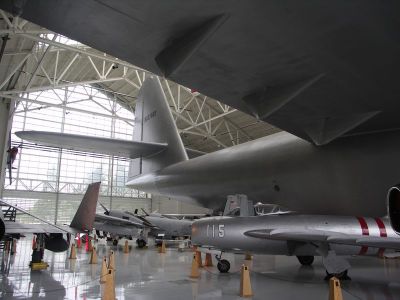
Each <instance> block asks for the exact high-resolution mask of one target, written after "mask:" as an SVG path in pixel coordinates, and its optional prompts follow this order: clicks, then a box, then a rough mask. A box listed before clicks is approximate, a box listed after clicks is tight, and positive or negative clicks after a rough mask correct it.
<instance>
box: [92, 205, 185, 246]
mask: <svg viewBox="0 0 400 300" xmlns="http://www.w3.org/2000/svg"><path fill="white" fill-rule="evenodd" d="M102 207H103V208H104V210H105V212H104V214H96V218H95V222H94V228H95V229H96V230H101V231H103V232H108V233H110V234H111V236H112V238H113V242H114V244H117V243H118V238H121V237H123V236H125V237H129V238H131V237H132V236H136V237H137V240H136V243H137V244H138V246H139V247H140V248H142V247H144V246H146V244H147V236H148V235H150V236H152V237H154V238H155V239H156V242H157V241H159V240H162V239H175V238H178V237H186V238H187V237H190V234H191V229H192V221H188V220H180V219H177V218H175V217H169V216H166V215H163V214H159V213H147V212H146V211H145V210H143V212H144V213H145V214H144V215H139V214H138V213H137V211H136V212H135V213H131V212H128V211H122V210H108V209H107V208H105V207H104V206H103V205H102ZM139 230H140V232H139Z"/></svg>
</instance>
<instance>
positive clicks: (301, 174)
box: [127, 131, 400, 216]
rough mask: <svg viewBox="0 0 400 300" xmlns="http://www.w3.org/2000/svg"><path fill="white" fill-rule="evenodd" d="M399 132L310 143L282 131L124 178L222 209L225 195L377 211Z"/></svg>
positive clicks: (396, 174)
mask: <svg viewBox="0 0 400 300" xmlns="http://www.w3.org/2000/svg"><path fill="white" fill-rule="evenodd" d="M399 153H400V131H392V132H385V133H376V134H368V135H360V136H352V137H343V138H340V139H338V140H336V141H334V142H331V143H330V144H328V145H325V146H314V145H312V144H310V143H309V142H307V141H304V140H302V139H300V138H297V137H295V136H293V135H291V134H289V133H286V132H281V133H277V134H274V135H271V136H267V137H264V138H260V139H257V140H254V141H250V142H247V143H244V144H240V145H237V146H233V147H230V148H227V149H223V150H220V151H216V152H213V153H209V154H206V155H203V156H200V157H197V158H194V159H191V160H187V161H183V162H179V163H176V164H173V165H170V166H168V167H166V168H164V169H161V170H159V171H158V172H155V173H150V174H145V175H142V176H139V177H136V178H130V180H129V181H128V183H127V185H128V186H129V187H132V188H137V189H140V190H143V191H146V192H149V193H155V194H162V195H166V196H169V197H175V198H177V199H182V200H194V201H197V203H200V204H202V205H204V206H206V207H210V208H215V209H216V208H221V207H223V205H224V203H225V201H226V196H227V195H231V194H246V195H247V196H248V197H249V199H251V200H253V201H261V202H263V203H277V204H280V205H283V206H285V207H287V208H289V209H290V210H295V211H297V212H301V213H312V214H342V215H343V214H345V215H360V214H361V215H365V216H383V215H385V214H386V201H385V196H386V192H387V190H388V188H389V187H390V186H392V185H393V184H396V183H397V182H398V181H399V180H400V168H397V166H400V155H399Z"/></svg>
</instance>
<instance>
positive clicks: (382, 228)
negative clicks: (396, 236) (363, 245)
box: [375, 218, 387, 257]
mask: <svg viewBox="0 0 400 300" xmlns="http://www.w3.org/2000/svg"><path fill="white" fill-rule="evenodd" d="M375 222H376V224H377V225H378V227H379V235H380V236H381V237H387V232H386V227H385V223H383V222H382V220H381V219H379V218H375ZM384 252H385V248H379V250H378V257H383V253H384Z"/></svg>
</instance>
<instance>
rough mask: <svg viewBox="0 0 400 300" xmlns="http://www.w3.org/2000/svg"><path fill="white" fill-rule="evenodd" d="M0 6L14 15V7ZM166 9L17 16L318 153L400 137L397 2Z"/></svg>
mask: <svg viewBox="0 0 400 300" xmlns="http://www.w3.org/2000/svg"><path fill="white" fill-rule="evenodd" d="M0 7H1V8H2V9H5V10H7V11H9V12H14V11H15V9H16V8H15V7H16V4H15V1H12V0H4V1H1V3H0ZM172 7H173V9H171V3H169V2H168V1H166V2H165V3H163V2H160V1H155V0H150V1H149V2H146V4H143V3H142V4H140V3H137V2H135V1H133V2H132V1H107V4H104V3H103V1H86V2H84V3H82V2H80V1H72V2H71V1H68V0H60V1H51V0H43V1H24V2H23V4H19V6H18V11H20V12H21V15H20V17H21V18H24V19H27V20H30V21H32V22H34V23H37V24H39V25H41V26H43V27H45V28H48V29H50V30H54V31H56V32H57V33H60V34H62V35H65V36H67V37H69V38H72V39H74V40H76V41H80V42H82V43H84V44H85V45H89V46H91V47H93V48H94V49H97V50H99V51H101V52H104V53H108V54H110V55H113V56H115V57H118V58H120V59H121V60H124V61H127V62H129V63H131V64H133V65H135V66H138V67H141V68H143V69H145V70H148V71H150V72H153V73H156V74H158V75H162V76H164V77H166V78H168V79H171V80H173V81H174V82H177V83H180V84H183V85H184V86H187V87H190V88H191V89H195V90H197V91H199V92H201V93H203V94H204V95H207V96H209V97H213V98H214V99H218V100H219V101H221V102H223V103H225V104H227V105H230V106H232V107H234V108H236V109H238V110H240V111H243V112H246V113H248V114H251V115H253V116H255V117H257V118H259V119H260V120H263V121H267V122H269V123H271V124H273V125H275V126H277V127H279V128H281V129H283V130H286V131H288V132H290V133H292V134H295V135H297V136H299V137H302V138H303V139H306V140H309V141H311V142H313V143H315V144H319V145H322V144H326V143H329V142H330V141H333V140H334V139H336V138H338V137H340V136H343V135H349V134H361V133H368V132H377V131H382V130H390V129H392V130H393V129H396V128H400V118H398V113H397V110H398V109H397V108H398V101H397V99H398V98H399V95H400V85H399V84H398V82H397V81H398V80H397V78H398V76H397V74H398V70H399V69H400V59H399V55H398V49H399V47H400V39H399V38H398V27H399V18H398V14H397V12H398V11H399V9H400V2H398V1H367V2H366V1H329V2H328V3H326V2H324V1H323V2H318V1H316V2H312V3H310V2H308V1H295V0H288V1H285V2H284V3H281V2H280V1H236V2H234V3H232V1H219V2H218V4H217V5H216V4H215V3H214V2H208V1H203V2H201V3H199V1H195V0H187V1H184V4H182V3H179V9H175V6H174V5H172ZM66 11H67V12H69V13H68V18H65V12H66ZM88 15H90V16H91V18H87V16H88ZM189 15H190V16H191V17H190V18H188V17H187V16H189ZM110 24H111V25H112V26H110ZM238 29H240V30H238ZM93 32H96V33H97V34H93ZM138 41H139V42H138Z"/></svg>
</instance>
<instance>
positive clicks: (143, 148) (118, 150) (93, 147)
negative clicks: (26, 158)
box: [15, 131, 167, 158]
mask: <svg viewBox="0 0 400 300" xmlns="http://www.w3.org/2000/svg"><path fill="white" fill-rule="evenodd" d="M15 134H16V135H17V136H18V137H19V138H21V139H24V140H28V141H31V142H35V143H40V144H43V145H46V146H50V147H59V148H66V149H72V150H77V151H86V152H95V153H102V154H108V155H115V156H121V157H129V158H139V157H148V156H151V155H155V154H157V153H160V152H162V151H164V150H165V149H166V148H167V144H163V143H147V142H135V141H126V140H120V139H111V138H103V137H89V136H83V135H78V134H68V133H56V132H45V131H19V132H16V133H15Z"/></svg>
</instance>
